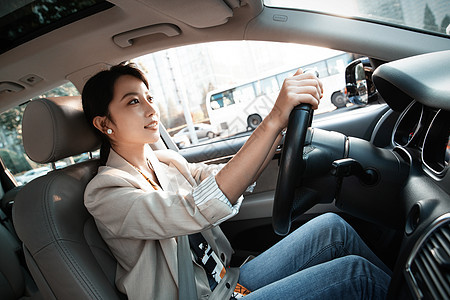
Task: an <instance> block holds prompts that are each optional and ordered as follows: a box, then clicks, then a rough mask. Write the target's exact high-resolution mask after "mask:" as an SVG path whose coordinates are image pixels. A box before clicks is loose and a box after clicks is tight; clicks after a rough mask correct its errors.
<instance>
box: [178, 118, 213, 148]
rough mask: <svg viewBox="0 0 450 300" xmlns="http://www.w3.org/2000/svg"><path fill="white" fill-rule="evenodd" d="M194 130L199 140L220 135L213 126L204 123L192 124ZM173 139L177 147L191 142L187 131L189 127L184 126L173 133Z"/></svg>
mask: <svg viewBox="0 0 450 300" xmlns="http://www.w3.org/2000/svg"><path fill="white" fill-rule="evenodd" d="M194 132H195V134H196V135H197V139H198V141H199V142H201V141H204V140H206V139H213V138H215V137H216V136H219V135H220V131H219V130H217V128H215V127H214V126H212V125H210V124H205V123H197V124H194ZM173 139H174V141H175V142H176V144H177V146H178V147H179V148H184V147H187V146H189V145H191V144H192V139H191V136H190V133H189V128H188V127H185V128H183V129H181V130H180V131H178V132H177V133H175V134H174V136H173Z"/></svg>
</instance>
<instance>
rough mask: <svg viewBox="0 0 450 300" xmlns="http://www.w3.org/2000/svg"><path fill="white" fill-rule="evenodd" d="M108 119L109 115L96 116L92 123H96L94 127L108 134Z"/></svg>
mask: <svg viewBox="0 0 450 300" xmlns="http://www.w3.org/2000/svg"><path fill="white" fill-rule="evenodd" d="M106 121H107V117H106V116H103V117H101V116H95V117H94V119H93V120H92V124H94V127H95V128H97V129H98V130H100V132H102V133H104V134H106V133H107V132H106V131H107V130H108V127H107V125H106V123H107V122H106Z"/></svg>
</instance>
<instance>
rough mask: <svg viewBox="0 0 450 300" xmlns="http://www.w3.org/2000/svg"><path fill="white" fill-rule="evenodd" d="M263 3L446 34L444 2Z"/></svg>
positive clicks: (448, 10)
mask: <svg viewBox="0 0 450 300" xmlns="http://www.w3.org/2000/svg"><path fill="white" fill-rule="evenodd" d="M264 4H265V5H266V6H269V7H280V8H292V9H300V10H307V11H316V12H319V13H325V14H332V15H337V16H344V17H356V18H361V19H366V20H370V21H375V22H381V23H387V24H390V25H394V26H401V27H409V28H413V29H418V30H425V31H430V32H433V33H440V34H446V35H448V34H449V30H450V1H448V0H428V1H425V0H417V1H407V0H384V1H372V0H340V1H335V0H314V1H311V0H264Z"/></svg>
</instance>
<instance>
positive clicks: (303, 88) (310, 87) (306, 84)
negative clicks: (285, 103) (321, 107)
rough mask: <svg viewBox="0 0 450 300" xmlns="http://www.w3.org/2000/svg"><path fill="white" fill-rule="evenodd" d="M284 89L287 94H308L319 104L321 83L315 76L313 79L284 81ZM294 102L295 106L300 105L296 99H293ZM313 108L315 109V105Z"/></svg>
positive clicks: (296, 78) (321, 90) (321, 89)
mask: <svg viewBox="0 0 450 300" xmlns="http://www.w3.org/2000/svg"><path fill="white" fill-rule="evenodd" d="M285 88H286V90H287V91H288V92H289V93H296V94H309V95H311V96H312V97H314V98H316V100H317V102H320V99H321V98H322V97H323V87H322V83H321V81H320V80H318V79H317V78H316V77H315V76H314V77H313V78H306V79H300V78H298V77H293V78H290V79H288V80H286V87H285ZM297 99H301V98H297ZM294 102H295V105H298V104H300V103H297V101H296V99H294ZM313 106H314V107H315V105H313Z"/></svg>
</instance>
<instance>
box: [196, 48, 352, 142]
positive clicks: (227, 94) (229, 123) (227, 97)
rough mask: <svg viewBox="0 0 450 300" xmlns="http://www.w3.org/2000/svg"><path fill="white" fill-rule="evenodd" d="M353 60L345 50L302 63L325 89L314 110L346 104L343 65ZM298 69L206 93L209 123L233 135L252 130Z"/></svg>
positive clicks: (319, 110)
mask: <svg viewBox="0 0 450 300" xmlns="http://www.w3.org/2000/svg"><path fill="white" fill-rule="evenodd" d="M352 60H353V56H352V55H351V54H348V53H344V54H340V55H337V56H334V57H329V58H325V59H323V60H320V61H317V62H314V63H312V64H308V65H305V66H301V68H302V69H303V70H306V69H313V70H315V71H317V72H318V74H319V77H320V79H321V80H322V82H323V84H324V86H326V90H325V91H324V97H323V99H322V102H321V104H320V106H319V109H318V110H317V111H316V112H315V113H316V114H319V113H323V112H328V111H331V110H334V109H336V108H341V107H345V106H346V105H347V99H346V97H345V95H344V94H343V91H344V88H345V76H344V73H345V67H346V65H347V64H348V63H349V62H350V61H352ZM296 71H297V69H291V70H287V71H283V72H280V73H277V74H273V75H270V76H267V77H264V78H259V79H256V80H254V81H251V82H247V83H245V84H242V85H236V86H233V87H229V88H227V89H222V90H215V91H211V92H209V93H208V94H207V96H206V103H205V104H206V108H207V110H208V115H209V119H210V123H211V125H213V126H215V127H216V128H218V130H220V131H221V136H223V137H225V136H233V135H236V134H239V133H242V132H246V131H250V130H254V129H255V128H256V127H257V126H258V125H259V123H261V121H262V120H263V119H264V117H265V116H267V114H268V113H269V112H270V110H271V108H272V107H273V104H274V103H275V100H276V97H277V96H278V93H279V91H280V88H281V86H282V84H283V81H284V80H285V78H287V77H289V76H292V75H293V74H294V73H295V72H296Z"/></svg>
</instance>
